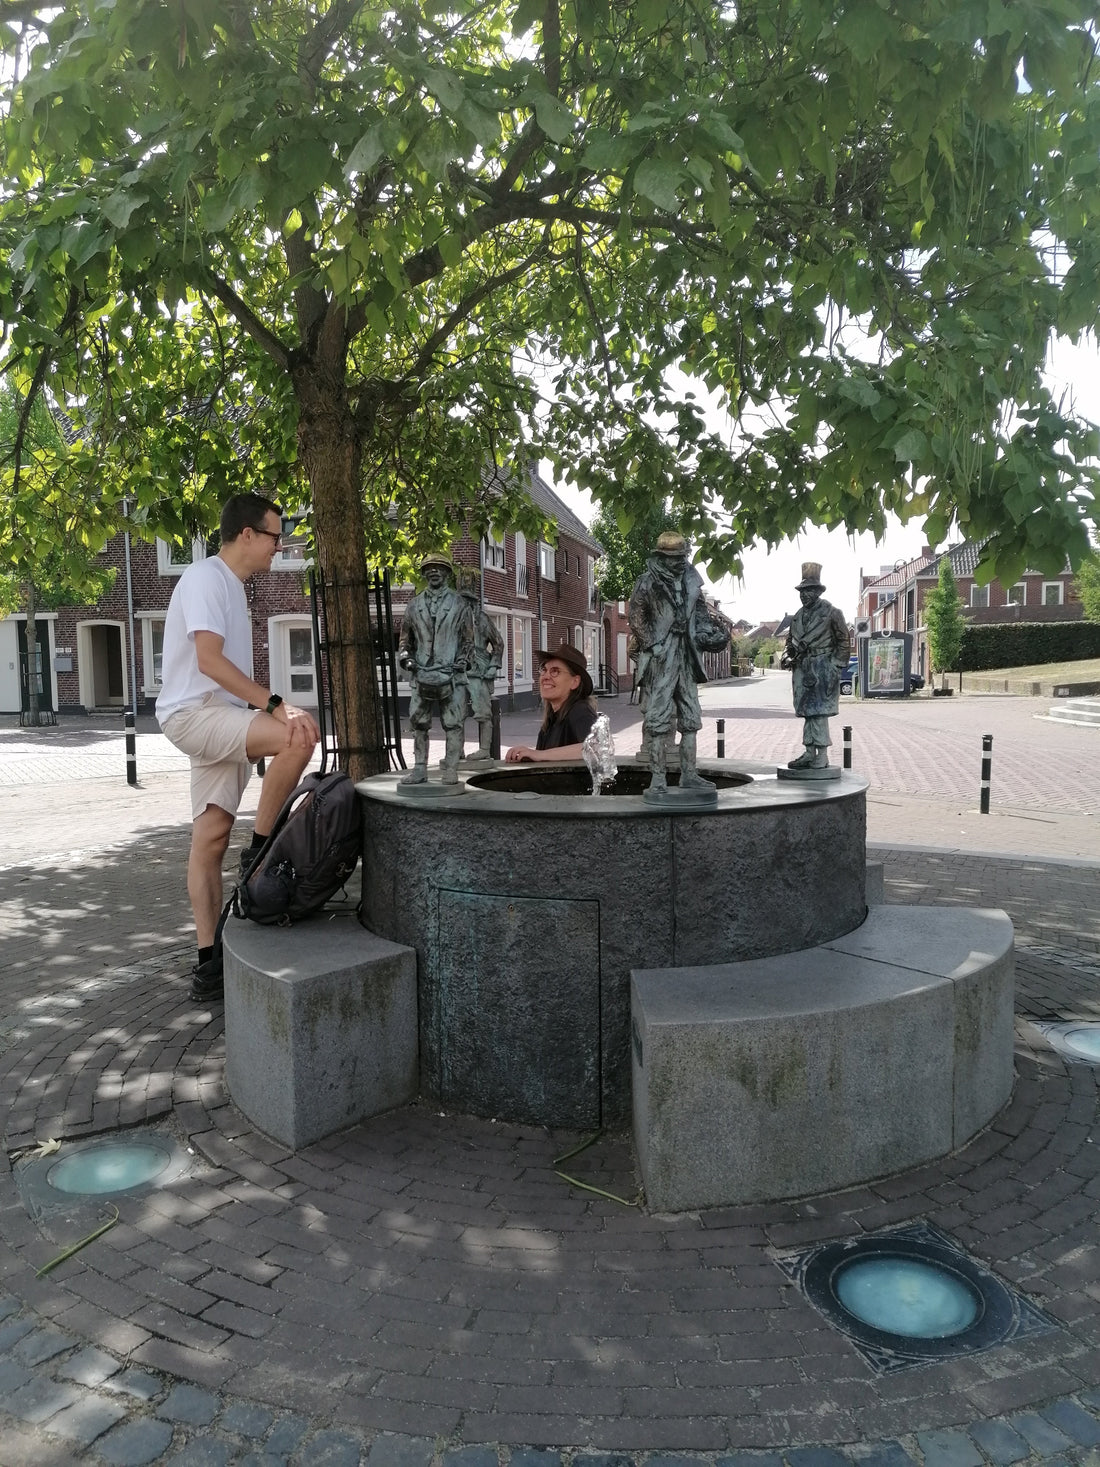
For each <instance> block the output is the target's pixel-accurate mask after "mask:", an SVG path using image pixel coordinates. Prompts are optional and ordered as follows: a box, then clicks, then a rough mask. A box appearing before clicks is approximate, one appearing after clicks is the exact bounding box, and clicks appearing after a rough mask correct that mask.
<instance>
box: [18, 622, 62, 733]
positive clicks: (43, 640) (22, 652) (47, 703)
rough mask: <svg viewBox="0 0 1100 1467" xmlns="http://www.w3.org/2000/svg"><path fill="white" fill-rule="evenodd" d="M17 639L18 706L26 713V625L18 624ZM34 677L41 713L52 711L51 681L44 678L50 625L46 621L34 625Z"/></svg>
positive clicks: (28, 697) (47, 663) (28, 690)
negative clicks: (35, 634)
mask: <svg viewBox="0 0 1100 1467" xmlns="http://www.w3.org/2000/svg"><path fill="white" fill-rule="evenodd" d="M16 625H17V627H18V632H17V635H18V638H19V706H20V708H21V709H22V710H23V712H24V713H26V712H27V711H28V710H29V708H30V706H31V703H30V682H29V681H28V677H27V671H28V669H27V623H26V622H25V621H21V622H18V623H17V624H16ZM35 632H36V633H37V636H36V638H35V642H36V645H35V649H34V651H35V656H34V665H35V667H34V675H35V678H36V680H37V683H38V707H39V710H40V711H41V712H43V713H48V712H52V711H53V688H52V679H51V678H49V677H47V676H46V669H47V667H49V658H50V624H49V622H48V621H40V622H36V623H35Z"/></svg>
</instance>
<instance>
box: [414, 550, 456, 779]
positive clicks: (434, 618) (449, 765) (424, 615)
mask: <svg viewBox="0 0 1100 1467" xmlns="http://www.w3.org/2000/svg"><path fill="white" fill-rule="evenodd" d="M420 569H421V572H422V573H423V576H424V579H425V581H427V583H428V584H427V589H426V590H424V591H421V592H420V594H419V595H418V596H414V597H413V598H412V600H411V601H410V602H409V604H408V605H407V606H406V607H405V615H404V617H403V619H402V622H401V636H400V639H399V641H398V644H397V660H398V662H399V664H400V665H401V666H402V667H403V668H404V669H405V672H406V675H407V676H408V679H409V686H410V690H411V691H410V694H409V726H410V728H411V729H412V733H413V767H412V768H411V769H410V770H409V772H408V774H406V775H404V776H403V778H402V780H401V783H402V784H425V783H426V782H427V778H428V735H429V731H430V729H431V726H432V719H433V718H434V717H436V716H437V715H438V717H439V721H440V723H441V724H442V725H443V732H444V735H445V736H446V741H447V748H446V753H445V754H444V756H443V777H442V782H443V783H444V784H457V783H458V761H459V759H460V758H461V757H462V735H463V725H464V723H465V719H466V668H467V666H468V665H469V662H470V659H471V657H472V655H473V622H472V619H471V617H470V608H469V606H468V605H467V603H466V602H465V601H464V600H463V598H462V597H461V596H460V595H459V594H458V592H457V591H456V590H455V588H454V567H453V565H452V564H451V562H450V561H449V560H448V559H447V557H446V556H445V555H426V556H425V557H424V558H423V560H422V561H421V562H420Z"/></svg>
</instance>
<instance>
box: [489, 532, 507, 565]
mask: <svg viewBox="0 0 1100 1467" xmlns="http://www.w3.org/2000/svg"><path fill="white" fill-rule="evenodd" d="M504 540H505V537H504V536H503V535H501V536H500V538H499V539H498V538H497V535H496V532H495V531H493V530H486V532H485V539H484V541H483V545H484V557H485V569H486V570H497V571H502V570H507V569H508V553H507V548H506V546H505V543H504Z"/></svg>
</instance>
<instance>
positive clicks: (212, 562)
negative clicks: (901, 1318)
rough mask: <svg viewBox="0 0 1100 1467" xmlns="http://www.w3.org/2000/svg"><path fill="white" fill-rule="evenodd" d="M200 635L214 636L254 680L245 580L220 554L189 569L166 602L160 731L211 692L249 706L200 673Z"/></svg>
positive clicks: (235, 663) (159, 712) (159, 718)
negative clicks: (172, 717) (197, 635)
mask: <svg viewBox="0 0 1100 1467" xmlns="http://www.w3.org/2000/svg"><path fill="white" fill-rule="evenodd" d="M196 632H215V633H216V634H217V635H218V636H219V637H221V639H222V651H223V652H224V653H225V655H226V657H228V658H229V660H230V662H232V663H233V665H234V667H239V668H240V670H241V671H242V672H243V673H245V674H246V676H248V677H251V676H252V620H251V618H250V617H249V614H248V598H247V597H246V596H245V593H244V582H243V581H241V580H240V579H239V578H238V577H237V576H235V575H234V574H233V572H232V571H231V570H230V569H229V567H228V566H227V565H226V563H225V561H224V560H222V559H221V558H220V557H219V556H217V555H213V556H209V557H208V558H207V559H206V560H198V561H196V562H195V564H194V565H189V566H188V567H187V569H186V570H185V571H184V573H183V575H182V576H180V578H179V581H178V582H177V585H176V589H175V590H174V591H173V592H172V599H171V601H169V603H168V614H167V616H166V617H165V619H164V650H163V655H162V657H161V676H160V682H161V687H160V693H159V694H158V696H157V722H158V723H159V724H160V726H161V727H162V728H163V727H164V722H165V719H167V718H168V717H169V715H170V714H172V713H175V712H176V711H177V709H180V708H191V707H197V705H198V704H199V703H201V702H202V700H203V698H205V697H206V695H207V693H213V694H214V696H215V697H216V698H220V699H221V700H222V701H223V702H225V703H235V704H236V705H237V706H238V707H239V708H246V707H247V706H248V704H247V703H246V702H245V700H244V699H243V698H237V697H234V696H233V694H232V693H227V692H226V690H225V689H224V688H223V687H221V686H220V685H219V684H218V683H216V682H215V681H214V680H213V678H209V677H207V676H206V675H205V673H201V672H200V671H199V660H198V656H197V654H196V652H195V633H196Z"/></svg>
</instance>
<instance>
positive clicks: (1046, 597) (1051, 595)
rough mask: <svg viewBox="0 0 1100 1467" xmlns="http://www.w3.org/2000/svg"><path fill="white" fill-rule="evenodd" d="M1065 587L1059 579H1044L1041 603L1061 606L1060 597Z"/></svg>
mask: <svg viewBox="0 0 1100 1467" xmlns="http://www.w3.org/2000/svg"><path fill="white" fill-rule="evenodd" d="M1065 589H1066V588H1065V586H1064V585H1063V584H1062V582H1061V581H1044V582H1043V605H1044V606H1061V604H1062V598H1063V596H1064V595H1065Z"/></svg>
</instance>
